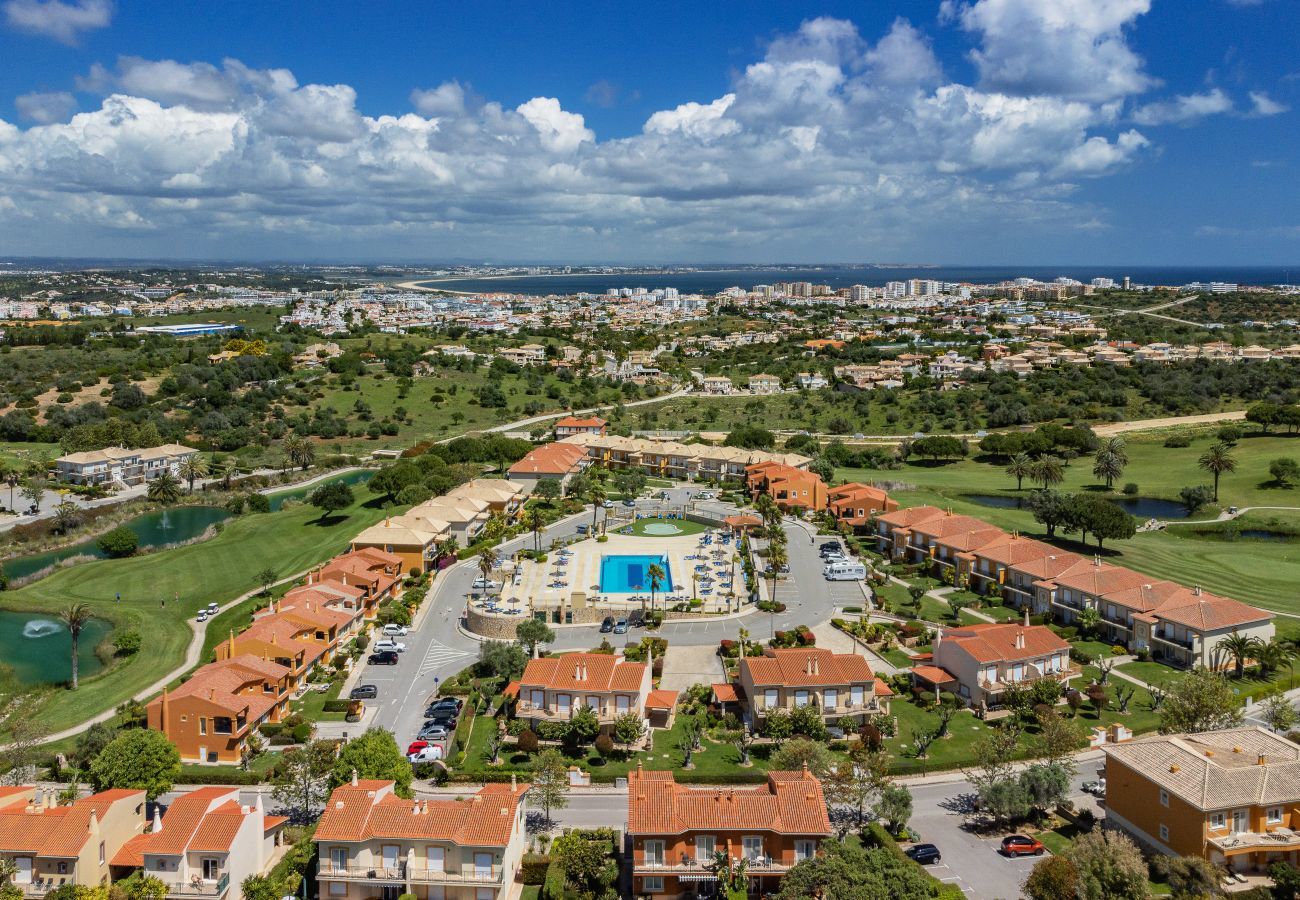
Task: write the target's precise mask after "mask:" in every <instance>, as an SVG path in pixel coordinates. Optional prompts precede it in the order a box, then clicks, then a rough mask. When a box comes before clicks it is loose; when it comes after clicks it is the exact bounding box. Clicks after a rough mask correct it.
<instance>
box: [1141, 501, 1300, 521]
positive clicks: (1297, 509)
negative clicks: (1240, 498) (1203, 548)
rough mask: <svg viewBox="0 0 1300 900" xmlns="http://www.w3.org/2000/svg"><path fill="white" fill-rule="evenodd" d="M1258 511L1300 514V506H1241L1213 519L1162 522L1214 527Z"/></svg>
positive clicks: (1221, 513) (1225, 511)
mask: <svg viewBox="0 0 1300 900" xmlns="http://www.w3.org/2000/svg"><path fill="white" fill-rule="evenodd" d="M1257 509H1272V510H1280V511H1283V512H1300V506H1239V507H1237V511H1236V512H1232V511H1231V510H1227V509H1225V510H1223V511H1222V512H1220V513H1219V515H1218V517H1216V518H1213V519H1170V520H1168V521H1165V520H1163V519H1162V520H1161V522H1162V524H1164V525H1213V524H1214V523H1215V522H1227V521H1229V520H1230V519H1235V518H1237V517H1238V516H1244V515H1245V514H1246V513H1248V512H1253V511H1254V510H1257Z"/></svg>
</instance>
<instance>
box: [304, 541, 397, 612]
mask: <svg viewBox="0 0 1300 900" xmlns="http://www.w3.org/2000/svg"><path fill="white" fill-rule="evenodd" d="M401 578H402V557H400V556H398V555H397V554H396V553H389V552H387V551H386V550H382V549H380V548H379V547H361V548H359V549H356V550H349V551H348V552H347V553H343V554H340V555H339V556H336V557H334V558H333V559H331V560H330V561H329V562H327V563H325V565H323V566H321V567H320V569H319V570H317V572H316V577H315V578H314V579H313V581H321V582H324V583H326V584H330V583H335V582H337V583H338V584H340V585H342V586H343V587H350V588H360V589H361V590H362V592H363V593H362V602H363V604H364V610H365V617H366V618H367V619H373V618H374V617H375V614H376V612H377V611H378V609H379V604H381V603H383V602H384V601H385V600H387V599H388V598H389V597H390V596H392V594H393V591H394V589H395V588H396V585H397V583H398V582H399V581H400V580H401Z"/></svg>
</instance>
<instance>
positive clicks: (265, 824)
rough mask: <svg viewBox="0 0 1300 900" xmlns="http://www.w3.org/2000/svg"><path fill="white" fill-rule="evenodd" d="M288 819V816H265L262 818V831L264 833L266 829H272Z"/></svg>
mask: <svg viewBox="0 0 1300 900" xmlns="http://www.w3.org/2000/svg"><path fill="white" fill-rule="evenodd" d="M288 821H289V817H288V816H265V817H264V818H263V819H262V831H263V832H264V833H265V832H267V831H273V830H274V829H276V828H279V827H280V826H281V825H283V824H284V823H285V822H288Z"/></svg>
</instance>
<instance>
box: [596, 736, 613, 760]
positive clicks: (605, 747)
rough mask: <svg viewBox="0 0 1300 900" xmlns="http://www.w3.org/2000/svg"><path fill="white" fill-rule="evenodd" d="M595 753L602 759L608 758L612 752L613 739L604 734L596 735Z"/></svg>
mask: <svg viewBox="0 0 1300 900" xmlns="http://www.w3.org/2000/svg"><path fill="white" fill-rule="evenodd" d="M596 752H597V753H599V754H600V755H601V757H602V758H606V757H608V756H609V755H610V754H611V753H613V752H614V739H613V738H611V737H610V736H609V735H608V734H605V733H604V732H602V733H601V734H598V735H597V736H596Z"/></svg>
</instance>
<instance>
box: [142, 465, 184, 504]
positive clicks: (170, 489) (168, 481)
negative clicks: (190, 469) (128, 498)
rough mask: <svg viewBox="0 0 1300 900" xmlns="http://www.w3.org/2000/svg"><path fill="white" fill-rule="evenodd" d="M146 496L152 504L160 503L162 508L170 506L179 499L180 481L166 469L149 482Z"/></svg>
mask: <svg viewBox="0 0 1300 900" xmlns="http://www.w3.org/2000/svg"><path fill="white" fill-rule="evenodd" d="M146 495H147V496H148V497H149V499H150V500H152V501H153V502H154V503H161V504H163V505H164V506H171V505H172V504H173V503H176V502H177V501H179V500H180V499H181V483H180V480H179V479H178V478H177V477H176V476H175V475H173V474H172V473H171V472H170V471H168V470H167V469H164V470H163V471H162V472H160V473H159V474H158V477H157V478H155V479H154V480H153V481H151V482H149V488H148V490H147V491H146Z"/></svg>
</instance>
